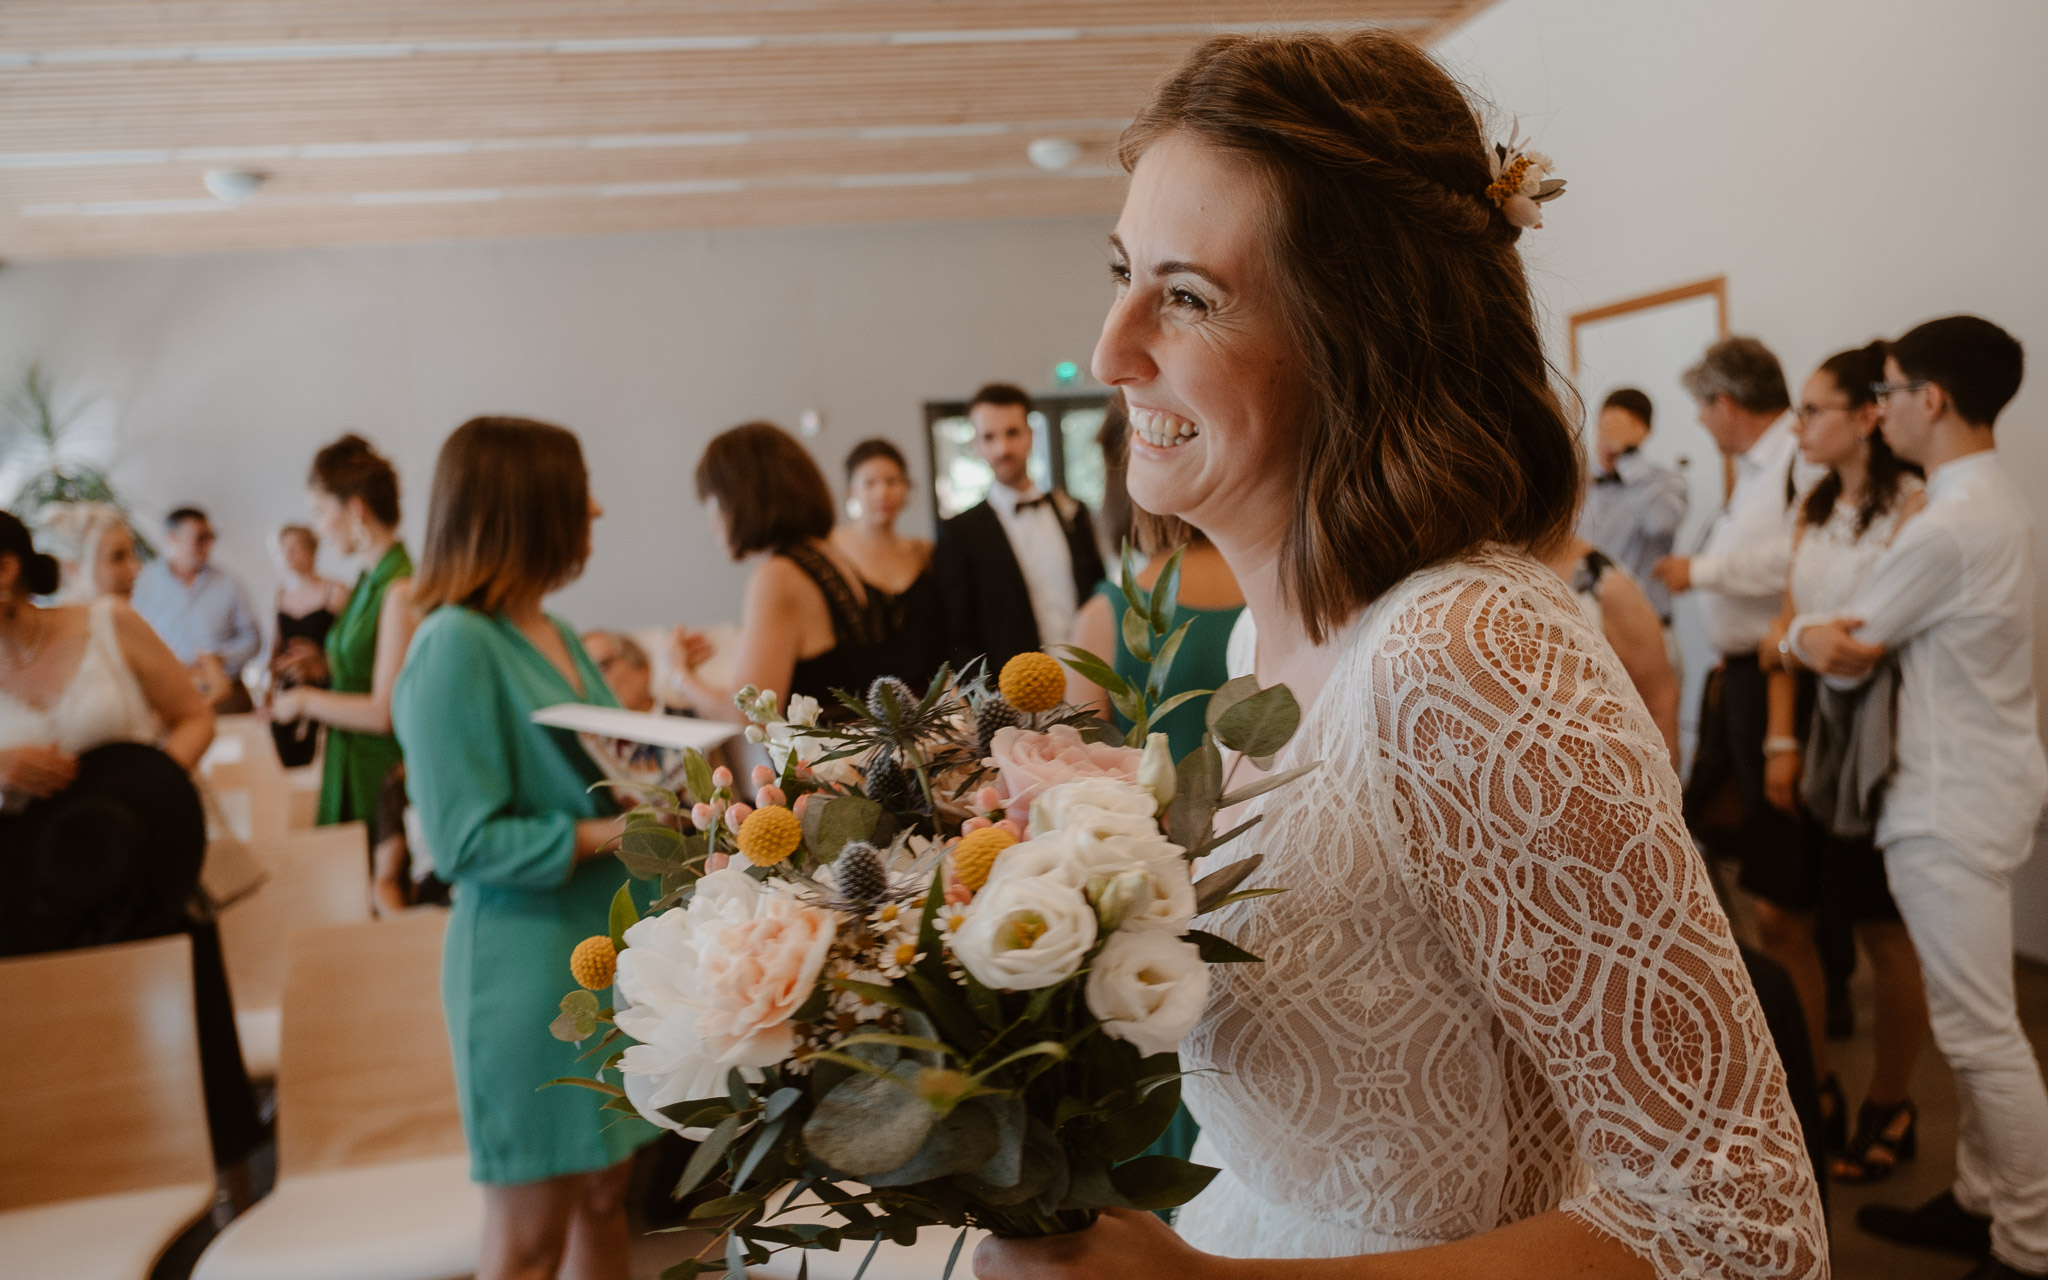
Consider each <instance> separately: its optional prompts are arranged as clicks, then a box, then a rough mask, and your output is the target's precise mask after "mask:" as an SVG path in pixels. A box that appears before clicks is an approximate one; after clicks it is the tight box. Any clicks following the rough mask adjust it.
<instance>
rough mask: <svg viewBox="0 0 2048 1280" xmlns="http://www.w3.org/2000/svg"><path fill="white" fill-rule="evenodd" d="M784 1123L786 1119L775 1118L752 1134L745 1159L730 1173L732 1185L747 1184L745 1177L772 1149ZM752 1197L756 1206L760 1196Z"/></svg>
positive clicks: (750, 1174) (780, 1135)
mask: <svg viewBox="0 0 2048 1280" xmlns="http://www.w3.org/2000/svg"><path fill="white" fill-rule="evenodd" d="M786 1125H787V1122H786V1121H784V1120H780V1119H777V1120H771V1121H769V1122H768V1123H766V1124H764V1125H762V1126H761V1128H760V1130H759V1131H758V1132H757V1133H756V1134H755V1135H754V1142H753V1145H752V1146H749V1147H748V1148H747V1155H746V1159H744V1160H742V1161H740V1167H739V1169H738V1171H737V1172H735V1173H734V1174H733V1175H732V1185H733V1186H735V1187H744V1186H746V1185H747V1179H748V1178H751V1177H753V1176H754V1170H755V1169H757V1168H759V1167H760V1165H761V1160H762V1158H763V1157H764V1156H766V1155H767V1154H768V1153H769V1152H770V1151H771V1150H773V1149H774V1147H775V1144H776V1142H777V1141H778V1140H779V1139H780V1138H781V1137H782V1131H783V1129H784V1128H785V1127H786ZM754 1199H755V1205H756V1207H758V1206H759V1204H760V1197H759V1196H756V1197H755V1198H754Z"/></svg>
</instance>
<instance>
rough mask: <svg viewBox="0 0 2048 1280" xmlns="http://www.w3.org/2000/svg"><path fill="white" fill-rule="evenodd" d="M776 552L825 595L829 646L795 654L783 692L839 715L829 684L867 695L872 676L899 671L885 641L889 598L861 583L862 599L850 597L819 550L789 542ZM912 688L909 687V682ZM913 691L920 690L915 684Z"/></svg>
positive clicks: (849, 587)
mask: <svg viewBox="0 0 2048 1280" xmlns="http://www.w3.org/2000/svg"><path fill="white" fill-rule="evenodd" d="M775 554H777V555H779V556H781V557H783V558H784V559H786V560H788V561H789V562H790V563H791V564H794V565H795V566H796V567H797V568H799V569H801V570H803V571H804V576H805V577H808V578H809V579H810V580H811V581H812V582H815V583H817V584H818V590H819V591H821V592H823V593H824V595H825V610H826V612H827V613H828V614H829V615H830V616H831V619H832V641H833V643H832V647H831V648H830V649H827V650H825V652H823V653H821V654H818V655H817V656H816V657H811V658H800V659H798V660H797V664H796V670H795V671H794V672H793V673H792V674H791V675H790V678H789V693H790V694H791V695H792V696H794V695H796V694H804V695H806V696H808V697H812V698H816V699H817V700H818V702H819V704H820V705H821V706H823V707H824V710H825V715H826V716H827V717H828V718H831V717H833V716H834V713H835V712H836V713H839V714H844V708H842V707H841V706H840V705H839V700H838V699H837V698H835V697H833V696H832V691H833V690H834V689H844V690H845V691H846V692H848V693H850V694H852V695H853V696H854V697H856V698H864V697H866V696H867V691H868V685H870V684H871V683H873V682H874V679H875V677H877V676H893V675H900V674H901V672H900V671H899V670H898V669H897V668H898V667H899V666H900V665H901V664H899V663H898V662H897V661H896V660H895V655H894V654H893V653H892V651H891V650H892V646H891V644H890V630H891V628H890V625H889V615H890V601H891V599H892V597H890V595H889V594H888V593H887V592H885V591H882V590H881V589H879V588H877V587H874V586H870V585H869V584H867V583H866V582H863V583H862V584H861V587H862V590H863V591H864V592H865V593H866V598H865V599H855V597H854V592H853V585H852V584H851V583H849V582H848V581H847V580H846V577H845V575H844V574H842V573H840V571H839V566H837V565H835V564H833V563H832V561H831V559H830V558H829V557H827V556H826V555H825V553H824V552H822V551H820V550H818V549H817V548H816V547H814V546H811V545H810V544H809V543H802V542H799V543H792V544H791V545H789V546H786V547H781V548H779V549H777V551H776V553H775ZM913 687H915V686H913ZM918 692H919V693H922V692H924V690H923V689H921V688H919V689H918Z"/></svg>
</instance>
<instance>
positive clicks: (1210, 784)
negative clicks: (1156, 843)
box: [1167, 738, 1223, 849]
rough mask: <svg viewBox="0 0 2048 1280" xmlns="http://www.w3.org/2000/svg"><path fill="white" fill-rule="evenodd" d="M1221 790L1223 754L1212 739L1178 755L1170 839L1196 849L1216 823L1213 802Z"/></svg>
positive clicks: (1168, 813) (1171, 808) (1170, 816)
mask: <svg viewBox="0 0 2048 1280" xmlns="http://www.w3.org/2000/svg"><path fill="white" fill-rule="evenodd" d="M1222 790H1223V756H1222V753H1220V752H1218V751H1217V750H1216V743H1215V741H1214V740H1213V739H1208V738H1204V739H1203V740H1202V745H1201V746H1199V747H1197V748H1195V749H1194V750H1193V751H1190V752H1188V753H1187V755H1185V756H1183V757H1181V762H1180V766H1179V768H1177V769H1176V770H1175V772H1174V791H1173V803H1172V805H1170V806H1168V809H1167V815H1168V826H1169V829H1170V834H1171V835H1172V836H1173V842H1174V843H1175V844H1178V845H1181V846H1183V847H1184V848H1189V849H1193V848H1197V847H1199V846H1200V845H1202V844H1204V843H1205V842H1207V840H1208V839H1209V833H1210V832H1211V830H1213V828H1214V825H1215V822H1216V808H1217V805H1216V801H1217V799H1218V796H1219V794H1220V793H1221V792H1222Z"/></svg>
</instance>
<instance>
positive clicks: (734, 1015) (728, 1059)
mask: <svg viewBox="0 0 2048 1280" xmlns="http://www.w3.org/2000/svg"><path fill="white" fill-rule="evenodd" d="M781 886H782V882H780V881H769V882H760V881H756V880H754V879H753V877H751V876H749V875H747V873H746V872H744V871H742V870H740V869H739V868H737V867H728V868H726V869H725V870H723V871H714V872H712V873H711V874H710V875H707V876H705V877H704V878H703V879H702V880H701V881H699V882H698V885H697V892H696V894H695V895H694V896H693V897H692V899H691V901H690V905H689V906H688V907H679V908H676V909H675V910H672V911H664V912H662V913H661V914H660V915H656V916H649V917H647V918H646V919H644V920H641V921H640V922H639V923H637V924H635V925H634V926H633V927H632V928H630V929H628V930H626V950H625V951H623V952H621V953H620V955H619V972H618V979H617V984H616V986H617V995H618V1012H617V1015H616V1021H617V1023H618V1027H619V1030H621V1031H623V1032H625V1033H626V1034H627V1035H629V1036H631V1037H633V1038H634V1039H635V1040H637V1041H639V1042H640V1043H638V1044H636V1045H632V1046H630V1047H629V1048H627V1050H626V1056H625V1057H624V1058H622V1059H621V1060H620V1063H619V1067H620V1070H621V1071H623V1072H624V1073H625V1076H626V1085H627V1095H628V1096H629V1097H631V1098H632V1100H633V1103H634V1105H635V1106H636V1107H638V1108H639V1109H640V1110H641V1112H642V1114H644V1115H646V1116H647V1117H648V1118H649V1119H650V1120H653V1121H654V1122H655V1123H657V1124H667V1125H668V1127H670V1128H674V1127H675V1126H674V1125H673V1124H672V1123H668V1122H667V1121H666V1120H665V1119H664V1118H663V1117H661V1116H660V1114H659V1112H660V1109H661V1108H662V1107H665V1106H668V1105H670V1104H672V1103H677V1102H683V1101H687V1100H688V1099H691V1098H703V1097H710V1096H714V1095H717V1094H719V1093H722V1092H723V1091H724V1088H725V1077H726V1073H727V1072H728V1071H730V1070H731V1069H732V1068H733V1067H739V1068H741V1069H742V1071H743V1072H744V1073H745V1074H746V1075H747V1076H748V1078H749V1079H758V1078H759V1076H760V1073H759V1070H758V1069H759V1068H761V1067H766V1066H771V1065H773V1064H775V1063H777V1062H780V1061H782V1060H783V1059H784V1058H786V1057H788V1056H789V1054H790V1052H791V1051H792V1050H793V1049H794V1048H795V1047H796V1037H795V1032H794V1030H793V1028H792V1027H791V1026H790V1018H791V1016H792V1015H793V1014H794V1013H795V1012H796V1010H797V1009H798V1008H799V1007H800V1006H801V1005H802V1004H803V1002H804V1001H805V1000H806V999H808V998H809V997H810V994H811V991H812V990H813V989H814V988H815V987H816V986H817V981H818V973H819V970H821V969H822V968H823V967H824V963H825V955H826V953H827V951H829V950H830V948H831V945H832V939H833V936H834V934H835V932H836V930H837V925H838V921H837V918H836V917H835V916H834V915H833V914H832V913H831V912H829V911H826V910H824V909H823V908H821V907H815V906H809V905H806V904H805V903H803V902H800V901H799V900H797V899H796V898H795V897H794V896H792V894H791V893H790V892H789V891H787V890H786V889H784V888H782V887H781Z"/></svg>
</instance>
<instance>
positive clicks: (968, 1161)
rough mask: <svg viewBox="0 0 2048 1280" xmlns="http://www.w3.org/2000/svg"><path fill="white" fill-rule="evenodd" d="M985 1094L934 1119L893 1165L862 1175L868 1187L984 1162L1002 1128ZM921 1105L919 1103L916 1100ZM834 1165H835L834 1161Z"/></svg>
mask: <svg viewBox="0 0 2048 1280" xmlns="http://www.w3.org/2000/svg"><path fill="white" fill-rule="evenodd" d="M988 1102H989V1100H988V1099H987V1098H985V1097H977V1098H969V1099H968V1100H967V1101H965V1102H963V1103H961V1104H960V1105H959V1106H957V1107H954V1108H953V1109H952V1110H951V1111H949V1112H947V1113H946V1114H945V1115H944V1116H942V1117H940V1118H939V1120H938V1121H937V1123H935V1124H933V1125H931V1126H930V1132H929V1133H928V1134H927V1135H926V1136H925V1140H924V1142H923V1144H922V1145H921V1146H919V1147H918V1149H917V1151H916V1152H915V1153H914V1154H913V1155H912V1156H911V1157H910V1158H909V1159H908V1160H906V1161H904V1162H902V1163H901V1164H899V1165H898V1166H897V1167H895V1168H892V1169H887V1170H884V1171H882V1172H879V1173H871V1174H868V1175H866V1176H865V1178H864V1181H866V1183H867V1184H868V1185H869V1186H871V1187H907V1186H911V1185H913V1184H915V1183H919V1182H929V1181H931V1180H932V1179H933V1178H943V1177H946V1176H947V1175H949V1174H955V1173H967V1172H970V1171H972V1170H975V1169H979V1168H981V1167H982V1166H983V1165H986V1164H987V1163H988V1162H989V1161H990V1160H991V1159H992V1158H994V1156H995V1155H996V1154H997V1152H998V1150H999V1148H1000V1147H1001V1145H1002V1128H1001V1126H1000V1125H999V1124H998V1122H997V1119H996V1117H995V1115H994V1114H993V1112H992V1111H991V1109H990V1107H989V1106H988ZM920 1105H922V1104H920ZM834 1167H835V1168H836V1167H838V1166H837V1165H836V1163H835V1165H834Z"/></svg>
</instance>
